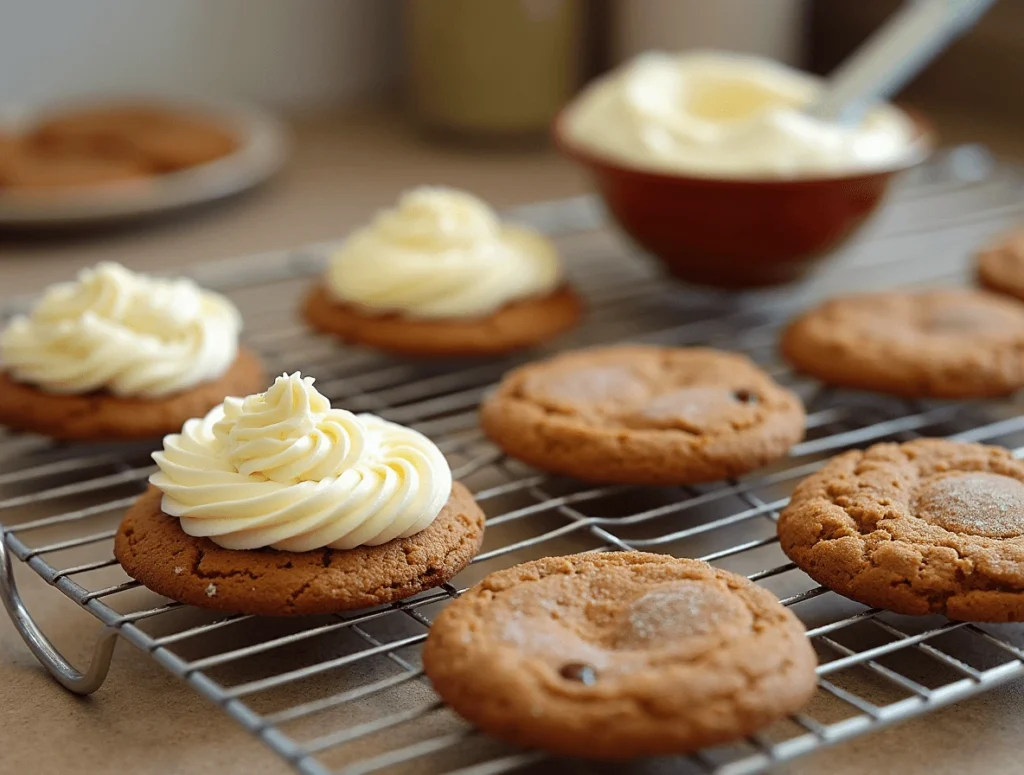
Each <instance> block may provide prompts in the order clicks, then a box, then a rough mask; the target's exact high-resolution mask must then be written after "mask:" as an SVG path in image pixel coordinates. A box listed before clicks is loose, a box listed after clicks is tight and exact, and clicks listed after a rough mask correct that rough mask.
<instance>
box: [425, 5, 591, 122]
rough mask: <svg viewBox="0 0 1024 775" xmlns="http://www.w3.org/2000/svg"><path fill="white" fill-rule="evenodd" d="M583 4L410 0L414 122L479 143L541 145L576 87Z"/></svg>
mask: <svg viewBox="0 0 1024 775" xmlns="http://www.w3.org/2000/svg"><path fill="white" fill-rule="evenodd" d="M582 5H583V4H582V2H581V0H483V1H482V0H407V3H406V7H405V15H406V19H405V25H406V35H407V38H408V40H407V51H408V57H409V66H410V79H409V91H410V98H411V103H412V109H413V111H414V115H415V117H416V119H417V120H418V122H419V123H420V125H421V126H423V127H424V128H426V129H429V130H434V131H435V132H443V133H446V134H454V135H458V136H461V137H466V138H476V139H527V138H531V137H543V136H544V135H545V134H546V132H547V129H548V126H549V124H550V122H551V120H552V118H553V117H554V115H555V113H557V111H558V109H559V108H560V107H561V106H562V105H563V104H564V103H566V102H567V101H568V100H569V98H570V97H571V96H572V93H573V91H574V90H575V88H576V86H577V85H578V81H579V73H580V66H581V59H582V55H581V50H582V37H583V35H582V21H583V20H582V16H583V14H582Z"/></svg>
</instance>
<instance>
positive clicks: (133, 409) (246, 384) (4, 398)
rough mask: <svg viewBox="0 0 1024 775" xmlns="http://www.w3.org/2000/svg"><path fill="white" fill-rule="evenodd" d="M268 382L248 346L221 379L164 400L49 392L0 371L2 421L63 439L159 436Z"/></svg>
mask: <svg viewBox="0 0 1024 775" xmlns="http://www.w3.org/2000/svg"><path fill="white" fill-rule="evenodd" d="M265 381H266V378H265V377H264V374H263V365H262V364H261V363H260V360H259V358H258V357H257V356H256V355H255V354H254V353H252V352H250V351H248V350H246V349H244V348H243V349H240V350H239V352H238V357H237V359H236V360H235V362H234V364H233V365H232V366H231V367H230V368H229V369H228V370H227V371H226V372H225V373H224V375H223V376H221V377H220V378H218V379H216V380H213V381H211V382H204V383H201V384H199V385H196V386H195V387H193V388H190V389H188V390H185V391H183V392H181V393H177V394H174V395H171V396H167V397H166V398H154V399H145V398H122V397H120V396H115V395H112V394H110V393H106V392H103V391H100V392H95V393H88V394H85V395H80V394H58V393H48V392H46V391H44V390H41V389H39V388H37V387H35V386H33V385H28V384H25V383H22V382H17V381H15V380H14V379H12V378H11V376H10V375H9V374H6V373H4V372H0V425H6V426H7V427H9V428H12V429H13V430H18V431H25V432H30V433H41V434H43V435H45V436H49V437H50V438H53V439H58V440H60V441H103V440H108V439H110V440H113V439H149V438H157V437H160V436H163V435H164V434H167V433H174V432H176V431H178V430H180V428H181V426H182V423H184V422H185V420H188V419H189V418H192V417H201V416H203V415H204V414H206V412H208V411H209V410H210V409H211V408H212V407H214V406H216V405H217V404H219V403H220V402H221V401H223V400H224V397H225V396H234V395H243V396H244V395H247V394H249V393H254V392H257V391H259V390H261V389H262V388H263V387H264V386H265V384H264V383H265Z"/></svg>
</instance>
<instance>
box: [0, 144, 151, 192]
mask: <svg viewBox="0 0 1024 775" xmlns="http://www.w3.org/2000/svg"><path fill="white" fill-rule="evenodd" d="M148 176H149V171H148V169H147V168H146V167H145V166H143V165H140V164H138V163H136V162H134V161H132V160H130V159H123V158H103V157H100V156H85V155H80V154H55V153H46V152H40V151H35V150H26V149H20V150H18V151H16V152H14V153H13V154H12V155H11V156H10V157H9V158H8V159H7V160H6V161H5V162H4V161H0V186H4V187H7V188H14V189H60V188H82V187H87V186H102V185H108V184H122V185H123V184H126V183H127V184H138V185H145V183H146V180H147V178H148Z"/></svg>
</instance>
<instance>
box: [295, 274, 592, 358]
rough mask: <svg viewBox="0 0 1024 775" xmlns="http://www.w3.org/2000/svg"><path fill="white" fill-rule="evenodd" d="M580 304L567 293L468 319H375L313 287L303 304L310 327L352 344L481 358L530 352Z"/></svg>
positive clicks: (571, 321)
mask: <svg viewBox="0 0 1024 775" xmlns="http://www.w3.org/2000/svg"><path fill="white" fill-rule="evenodd" d="M582 306H583V305H582V303H581V302H580V300H579V297H578V296H577V295H576V294H575V293H574V292H573V291H572V289H571V288H562V289H560V290H558V291H556V292H555V293H552V294H550V295H548V296H543V297H541V298H537V299H524V300H522V301H517V302H512V303H511V304H507V305H506V306H504V307H502V308H501V309H500V310H498V311H497V312H495V313H493V314H492V315H489V316H488V317H485V318H477V319H474V320H413V319H410V318H406V317H403V316H401V315H396V314H389V315H377V314H372V313H369V312H366V311H363V310H360V309H358V308H357V307H354V306H352V305H349V304H343V303H341V302H339V301H336V300H334V299H333V298H331V296H330V295H329V294H328V293H327V290H326V289H325V288H324V287H323V286H322V285H317V286H315V287H314V288H313V289H312V291H310V293H309V295H308V296H307V297H306V301H305V303H304V305H303V314H304V316H305V318H306V320H307V321H308V322H309V324H310V325H311V326H313V327H314V328H316V329H318V330H320V331H323V332H325V333H328V334H334V335H335V336H338V337H340V338H341V339H343V340H344V341H346V342H351V343H352V344H360V345H365V346H367V347H375V348H377V349H379V350H385V351H388V352H393V353H399V354H403V355H414V356H425V357H449V356H484V355H501V354H502V353H507V352H512V351H514V350H520V349H523V348H525V347H532V346H533V345H537V344H540V343H541V342H544V341H547V340H548V339H551V338H553V337H555V336H557V335H558V334H561V333H563V332H564V331H567V330H568V329H570V328H573V327H574V326H575V325H576V324H577V323H578V322H579V319H580V316H581V314H582Z"/></svg>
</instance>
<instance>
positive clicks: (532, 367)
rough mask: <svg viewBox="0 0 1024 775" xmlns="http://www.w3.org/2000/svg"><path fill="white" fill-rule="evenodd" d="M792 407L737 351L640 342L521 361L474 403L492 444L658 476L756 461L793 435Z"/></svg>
mask: <svg viewBox="0 0 1024 775" xmlns="http://www.w3.org/2000/svg"><path fill="white" fill-rule="evenodd" d="M804 419H805V418H804V409H803V405H802V404H801V402H800V399H799V398H798V397H797V396H796V395H795V394H793V393H791V392H790V391H788V390H786V389H785V388H782V387H781V386H779V385H778V384H776V383H775V382H774V381H773V380H772V379H771V377H769V376H768V375H767V374H765V373H764V372H763V371H761V369H759V368H757V366H755V365H754V364H753V363H751V362H750V361H749V360H748V359H747V358H745V357H743V356H742V355H736V354H733V353H725V352H718V351H716V350H707V349H700V348H692V349H683V348H669V347H646V346H623V347H609V348H595V349H592V350H580V351H578V352H572V353H566V354H564V355H559V356H557V357H555V358H552V359H550V360H546V361H539V362H536V363H530V364H528V365H526V366H523V367H521V368H519V369H516V370H515V371H512V372H511V373H509V374H507V375H506V376H505V378H504V379H503V380H502V382H501V384H500V385H499V386H498V389H497V391H496V392H495V393H494V394H493V395H492V396H490V397H489V398H488V399H487V400H486V401H485V402H484V404H483V406H482V408H481V413H480V421H481V425H482V426H483V429H484V432H485V433H486V434H487V435H488V436H489V437H490V438H491V440H492V441H494V443H495V444H497V445H498V446H499V447H501V448H502V449H503V450H504V451H505V452H507V453H508V454H509V455H511V456H512V457H515V458H518V459H520V460H523V461H525V462H527V463H529V464H531V465H533V466H536V467H537V468H540V469H543V470H545V471H550V472H552V473H557V474H566V475H569V476H575V477H577V478H579V479H585V480H587V481H593V482H609V483H623V484H663V485H672V484H688V483H696V482H710V481H716V480H719V479H725V478H728V477H732V476H739V475H740V474H744V473H747V472H748V471H752V470H754V469H757V468H760V467H761V466H764V465H766V464H767V463H769V462H771V461H773V460H775V459H777V458H779V457H782V456H783V455H785V454H786V452H787V451H788V450H789V448H790V447H791V446H792V445H793V444H795V443H796V442H798V441H800V439H802V438H803V434H804Z"/></svg>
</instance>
